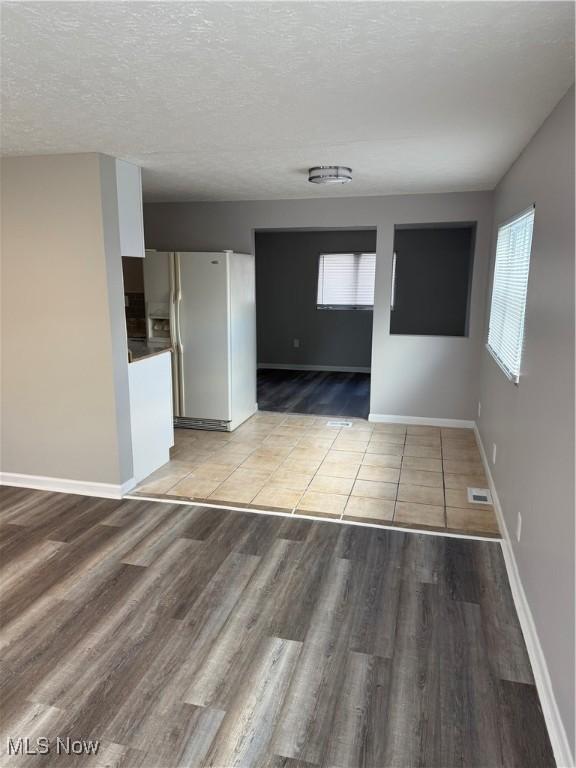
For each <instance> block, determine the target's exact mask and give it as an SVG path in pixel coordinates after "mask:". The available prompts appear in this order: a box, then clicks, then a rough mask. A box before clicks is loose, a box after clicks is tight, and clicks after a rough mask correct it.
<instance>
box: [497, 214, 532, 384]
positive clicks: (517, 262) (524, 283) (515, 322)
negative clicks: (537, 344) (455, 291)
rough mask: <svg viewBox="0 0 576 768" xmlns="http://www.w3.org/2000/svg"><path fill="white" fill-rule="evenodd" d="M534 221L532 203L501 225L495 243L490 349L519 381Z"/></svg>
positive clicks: (502, 365) (507, 371) (510, 375)
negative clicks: (530, 206) (522, 211)
mask: <svg viewBox="0 0 576 768" xmlns="http://www.w3.org/2000/svg"><path fill="white" fill-rule="evenodd" d="M533 225H534V208H533V207H532V208H530V209H529V210H528V211H524V213H521V214H519V215H518V216H516V217H515V218H514V219H512V221H509V222H508V223H506V224H503V225H502V226H501V227H500V228H499V229H498V240H497V244H496V263H495V265H494V284H493V286H492V304H491V307H490V323H489V330H488V349H489V351H490V352H491V353H492V355H493V356H494V358H495V359H496V362H497V363H498V364H499V365H500V367H501V368H502V370H503V371H504V373H505V374H506V375H507V376H508V377H509V378H511V379H512V380H514V381H516V382H517V381H518V379H519V377H520V361H521V357H522V344H523V340H524V315H525V310H526V294H527V291H528V272H529V269H530V249H531V247H532V229H533Z"/></svg>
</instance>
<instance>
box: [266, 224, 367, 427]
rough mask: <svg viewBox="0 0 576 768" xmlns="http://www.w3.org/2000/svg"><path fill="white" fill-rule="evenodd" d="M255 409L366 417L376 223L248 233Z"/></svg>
mask: <svg viewBox="0 0 576 768" xmlns="http://www.w3.org/2000/svg"><path fill="white" fill-rule="evenodd" d="M254 245H255V254H256V315H257V360H258V407H259V409H260V410H268V411H281V412H287V413H309V414H317V415H330V416H347V417H360V418H367V417H368V413H369V409H370V369H371V358H372V324H373V306H374V279H375V268H376V228H366V229H308V230H302V229H289V230H286V229H282V230H278V229H273V230H257V231H256V232H255V234H254Z"/></svg>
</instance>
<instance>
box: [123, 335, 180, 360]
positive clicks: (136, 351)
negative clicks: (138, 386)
mask: <svg viewBox="0 0 576 768" xmlns="http://www.w3.org/2000/svg"><path fill="white" fill-rule="evenodd" d="M171 351H172V347H171V346H170V344H167V345H166V346H165V347H158V346H153V347H151V346H149V345H148V344H147V343H146V342H145V341H134V340H132V339H129V340H128V362H129V363H135V362H137V361H138V360H143V359H144V358H146V357H155V356H156V355H161V354H162V353H163V352H171Z"/></svg>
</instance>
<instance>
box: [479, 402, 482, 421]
mask: <svg viewBox="0 0 576 768" xmlns="http://www.w3.org/2000/svg"><path fill="white" fill-rule="evenodd" d="M481 415H482V403H481V402H480V400H478V418H480V416H481Z"/></svg>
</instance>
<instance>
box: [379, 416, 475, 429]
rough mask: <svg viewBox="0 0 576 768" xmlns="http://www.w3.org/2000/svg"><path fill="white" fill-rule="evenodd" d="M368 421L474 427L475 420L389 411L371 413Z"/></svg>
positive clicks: (427, 425)
mask: <svg viewBox="0 0 576 768" xmlns="http://www.w3.org/2000/svg"><path fill="white" fill-rule="evenodd" d="M368 421H374V422H377V423H380V424H418V425H423V426H426V427H458V428H460V429H474V424H475V422H474V421H473V420H468V419H430V418H425V417H424V416H392V415H390V414H387V413H371V414H370V415H369V416H368Z"/></svg>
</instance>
